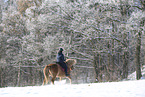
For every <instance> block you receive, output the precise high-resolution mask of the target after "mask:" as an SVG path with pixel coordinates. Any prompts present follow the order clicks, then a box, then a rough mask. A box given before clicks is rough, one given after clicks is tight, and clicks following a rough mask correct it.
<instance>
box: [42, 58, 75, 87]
mask: <svg viewBox="0 0 145 97" xmlns="http://www.w3.org/2000/svg"><path fill="white" fill-rule="evenodd" d="M66 64H67V68H68V74H69V76H67V78H68V79H69V80H70V84H71V77H70V71H71V70H72V68H73V65H75V64H76V60H75V59H67V60H66ZM43 73H44V81H43V85H44V84H47V83H48V81H50V77H49V76H51V77H52V79H51V82H52V84H54V80H55V78H56V77H59V78H60V80H61V78H62V77H66V75H65V72H64V70H63V69H62V67H60V65H59V64H57V63H54V64H49V65H46V66H45V68H44V69H43Z"/></svg>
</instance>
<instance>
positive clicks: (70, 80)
mask: <svg viewBox="0 0 145 97" xmlns="http://www.w3.org/2000/svg"><path fill="white" fill-rule="evenodd" d="M68 79H69V81H70V85H71V77H70V76H68Z"/></svg>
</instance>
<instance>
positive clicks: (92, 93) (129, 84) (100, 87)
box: [0, 80, 145, 97]
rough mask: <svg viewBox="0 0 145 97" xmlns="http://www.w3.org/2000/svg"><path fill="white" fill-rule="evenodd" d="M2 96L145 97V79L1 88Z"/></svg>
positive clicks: (0, 93) (0, 95)
mask: <svg viewBox="0 0 145 97" xmlns="http://www.w3.org/2000/svg"><path fill="white" fill-rule="evenodd" d="M0 97H145V80H139V81H136V80H134V81H122V82H107V83H92V84H91V83H90V84H72V85H69V84H65V81H62V82H56V85H46V86H33V87H32V86H31V87H7V88H0Z"/></svg>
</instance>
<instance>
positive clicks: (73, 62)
mask: <svg viewBox="0 0 145 97" xmlns="http://www.w3.org/2000/svg"><path fill="white" fill-rule="evenodd" d="M66 63H68V64H69V65H71V66H72V65H75V64H76V63H77V61H76V60H75V59H67V60H66Z"/></svg>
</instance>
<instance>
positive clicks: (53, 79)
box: [51, 76, 56, 85]
mask: <svg viewBox="0 0 145 97" xmlns="http://www.w3.org/2000/svg"><path fill="white" fill-rule="evenodd" d="M55 78H56V76H53V77H52V79H51V82H52V84H53V85H54V81H55Z"/></svg>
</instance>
